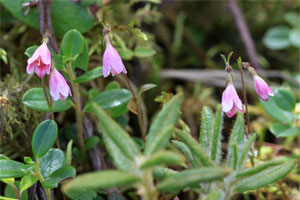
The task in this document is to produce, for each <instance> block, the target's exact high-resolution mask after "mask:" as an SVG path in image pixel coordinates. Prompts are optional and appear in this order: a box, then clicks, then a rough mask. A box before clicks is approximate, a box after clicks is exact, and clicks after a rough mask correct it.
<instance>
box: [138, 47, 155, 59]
mask: <svg viewBox="0 0 300 200" xmlns="http://www.w3.org/2000/svg"><path fill="white" fill-rule="evenodd" d="M155 53H156V52H155V50H154V49H152V48H151V47H149V46H138V47H136V48H135V49H134V51H133V54H134V56H136V57H140V58H143V57H150V56H153V55H155Z"/></svg>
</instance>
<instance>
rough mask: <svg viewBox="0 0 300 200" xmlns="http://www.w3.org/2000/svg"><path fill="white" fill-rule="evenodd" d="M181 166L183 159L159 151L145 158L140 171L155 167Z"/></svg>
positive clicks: (179, 156)
mask: <svg viewBox="0 0 300 200" xmlns="http://www.w3.org/2000/svg"><path fill="white" fill-rule="evenodd" d="M164 164H165V165H181V166H184V165H185V163H184V157H183V156H182V155H180V154H178V153H175V152H172V151H165V150H162V151H159V152H157V153H155V154H153V155H151V156H150V157H148V158H146V160H144V161H143V162H142V163H141V167H140V168H141V169H147V168H150V167H154V166H157V165H164Z"/></svg>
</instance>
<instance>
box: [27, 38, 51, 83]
mask: <svg viewBox="0 0 300 200" xmlns="http://www.w3.org/2000/svg"><path fill="white" fill-rule="evenodd" d="M27 63H28V65H27V68H26V70H27V73H28V74H33V73H34V72H35V73H36V75H37V76H38V77H40V78H43V77H44V76H45V75H46V73H47V74H50V67H51V54H50V52H49V49H48V47H47V45H46V44H45V43H44V42H43V44H42V45H41V46H40V47H39V48H37V49H36V50H35V52H34V54H33V55H32V56H31V57H30V58H29V59H28V61H27Z"/></svg>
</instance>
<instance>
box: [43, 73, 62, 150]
mask: <svg viewBox="0 0 300 200" xmlns="http://www.w3.org/2000/svg"><path fill="white" fill-rule="evenodd" d="M42 87H43V91H44V95H45V97H46V101H47V103H48V106H49V110H50V116H51V119H52V120H53V121H55V118H54V113H53V108H52V105H53V104H52V99H51V97H50V98H48V94H47V91H46V84H45V79H44V77H43V78H42ZM55 143H56V147H57V148H59V149H60V143H59V140H58V136H57V137H56V140H55Z"/></svg>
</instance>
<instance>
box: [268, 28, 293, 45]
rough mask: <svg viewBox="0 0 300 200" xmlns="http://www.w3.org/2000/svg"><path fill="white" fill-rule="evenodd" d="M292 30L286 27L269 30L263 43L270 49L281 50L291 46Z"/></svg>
mask: <svg viewBox="0 0 300 200" xmlns="http://www.w3.org/2000/svg"><path fill="white" fill-rule="evenodd" d="M289 31H290V28H288V27H286V26H276V27H273V28H271V29H269V30H268V31H267V32H266V34H265V35H264V38H263V43H264V45H266V46H267V47H268V48H269V49H273V50H279V49H284V48H287V47H289V46H290V45H291V43H290V41H289Z"/></svg>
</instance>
